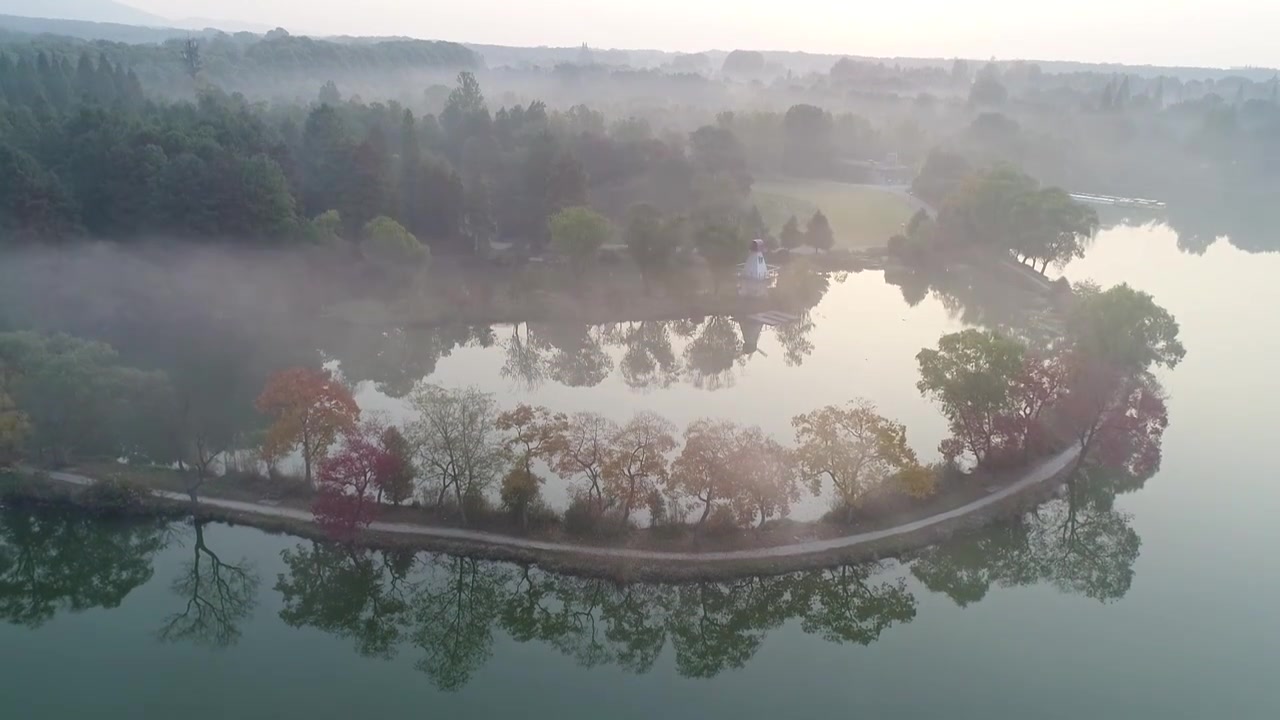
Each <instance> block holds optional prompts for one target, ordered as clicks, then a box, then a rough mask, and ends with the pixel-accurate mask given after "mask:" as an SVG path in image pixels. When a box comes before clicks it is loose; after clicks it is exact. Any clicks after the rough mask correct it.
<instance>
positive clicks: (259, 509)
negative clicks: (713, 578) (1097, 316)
mask: <svg viewBox="0 0 1280 720" xmlns="http://www.w3.org/2000/svg"><path fill="white" fill-rule="evenodd" d="M1079 455H1080V448H1079V446H1078V445H1072V446H1071V447H1070V448H1068V449H1066V450H1064V451H1062V452H1060V453H1058V454H1057V455H1054V456H1052V457H1049V458H1046V459H1044V460H1042V461H1040V462H1039V463H1037V464H1035V465H1033V466H1031V467H1030V468H1028V469H1027V471H1026V474H1025V475H1024V476H1023V477H1022V478H1020V479H1019V480H1017V481H1016V482H1014V483H1012V484H1010V485H1007V486H1005V487H1003V488H1001V489H999V490H996V491H994V492H992V493H990V494H988V495H986V496H984V497H981V498H979V499H977V500H974V501H973V502H970V503H968V504H966V505H962V506H960V507H958V508H954V509H952V510H948V511H946V512H941V513H938V514H936V515H931V516H929V517H926V518H922V519H920V520H916V521H914V522H909V523H905V524H903V525H898V526H895V527H891V528H885V529H883V530H875V531H872V532H864V533H858V534H854V535H845V536H843V537H838V538H831V539H828V540H810V541H806V542H800V543H792V544H789V545H778V546H775V547H766V548H752V549H748V550H732V551H719V552H664V551H659V550H639V549H634V548H609V547H595V546H590V545H573V544H567V543H557V542H546V541H541V540H531V539H528V538H521V537H515V536H512V535H502V534H498V533H490V532H480V531H476V530H465V529H461V528H447V527H432V526H429V525H414V524H408V523H388V522H375V523H373V524H372V525H370V526H369V529H370V530H372V531H374V532H379V533H387V534H391V535H397V536H410V537H414V536H416V537H422V538H435V539H440V540H448V541H454V542H462V543H475V544H478V545H484V546H490V547H499V548H511V549H517V550H523V551H531V552H539V553H548V554H553V555H559V556H568V557H580V558H595V559H602V560H610V561H618V560H630V561H639V562H647V563H662V564H666V563H669V564H682V565H684V564H691V563H693V564H696V563H707V564H713V563H721V562H741V561H751V560H775V559H779V558H798V557H804V556H809V555H817V554H821V553H826V552H831V551H839V550H848V549H851V548H857V547H858V546H860V545H870V544H872V543H877V542H879V541H882V540H886V539H892V538H895V537H898V536H905V535H909V534H911V533H916V532H918V531H921V530H925V529H928V528H931V527H933V526H935V525H939V524H942V523H947V522H951V521H955V520H960V519H963V518H964V517H966V516H968V515H971V514H974V513H977V512H979V511H981V510H983V509H984V508H987V507H989V506H991V505H994V504H996V503H999V502H1001V501H1003V500H1006V499H1009V498H1011V497H1013V496H1016V495H1019V494H1020V493H1023V492H1025V491H1027V490H1029V489H1032V488H1035V487H1036V486H1038V485H1040V484H1041V483H1045V482H1048V481H1049V480H1051V479H1053V478H1054V477H1057V476H1058V475H1059V473H1061V472H1062V471H1063V470H1065V469H1066V468H1067V466H1068V465H1070V464H1071V463H1072V462H1073V461H1075V460H1076V459H1077V458H1078V457H1079ZM49 477H50V478H51V479H53V480H57V481H60V482H65V483H71V484H74V485H90V484H92V483H93V482H94V480H93V479H92V478H89V477H86V476H84V475H78V474H76V473H66V472H50V473H49ZM153 494H154V495H155V496H156V497H160V498H164V499H167V500H176V501H179V502H189V501H190V500H189V498H188V497H187V496H186V495H184V494H181V493H175V492H164V491H155V492H153ZM200 504H201V505H205V506H210V507H216V508H223V509H226V510H232V511H235V512H239V513H247V514H251V515H260V516H264V517H272V518H285V519H289V520H295V521H301V522H307V523H310V522H311V521H312V516H311V513H309V512H306V511H303V510H295V509H293V508H282V507H274V506H271V505H265V504H260V503H251V502H240V501H237V500H222V499H218V498H206V499H201V500H200Z"/></svg>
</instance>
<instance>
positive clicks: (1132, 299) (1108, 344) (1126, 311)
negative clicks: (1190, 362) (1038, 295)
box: [1067, 284, 1187, 375]
mask: <svg viewBox="0 0 1280 720" xmlns="http://www.w3.org/2000/svg"><path fill="white" fill-rule="evenodd" d="M1178 330H1179V329H1178V321H1177V320H1176V319H1174V317H1173V316H1172V315H1171V314H1169V311H1168V310H1165V309H1164V308H1162V307H1160V306H1159V305H1157V304H1156V302H1155V300H1154V299H1153V298H1152V297H1151V295H1149V294H1147V293H1145V292H1142V291H1140V290H1135V289H1133V288H1132V287H1130V286H1129V285H1128V284H1121V285H1117V286H1115V287H1113V288H1111V289H1109V290H1107V291H1105V292H1103V291H1102V290H1101V289H1099V288H1098V287H1097V286H1096V285H1087V284H1083V285H1081V286H1080V287H1078V288H1076V298H1075V301H1074V304H1073V306H1072V308H1071V310H1070V311H1069V312H1068V314H1067V336H1068V339H1069V340H1070V342H1071V343H1072V345H1073V346H1074V347H1075V348H1076V350H1077V351H1078V352H1079V353H1081V354H1082V355H1083V356H1084V357H1086V358H1090V359H1092V360H1093V361H1095V362H1099V363H1101V364H1102V365H1104V366H1105V367H1108V368H1113V369H1115V370H1116V371H1118V372H1121V373H1123V374H1126V375H1136V374H1139V373H1143V372H1146V371H1147V370H1149V369H1151V368H1152V367H1165V368H1174V367H1177V365H1178V363H1180V362H1182V358H1183V357H1185V356H1186V352H1187V351H1186V349H1185V348H1184V347H1183V346H1182V342H1181V341H1180V340H1179V339H1178Z"/></svg>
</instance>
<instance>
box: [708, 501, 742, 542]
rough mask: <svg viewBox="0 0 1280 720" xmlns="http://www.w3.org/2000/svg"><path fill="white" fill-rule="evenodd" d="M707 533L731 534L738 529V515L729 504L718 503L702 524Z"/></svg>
mask: <svg viewBox="0 0 1280 720" xmlns="http://www.w3.org/2000/svg"><path fill="white" fill-rule="evenodd" d="M702 531H703V532H704V533H706V534H707V535H721V536H722V535H731V534H733V533H736V532H737V531H738V516H737V515H736V514H735V513H734V512H733V509H732V508H730V507H729V506H728V505H718V506H716V508H715V509H714V510H712V511H711V515H709V516H708V517H707V521H706V522H705V523H703V524H702Z"/></svg>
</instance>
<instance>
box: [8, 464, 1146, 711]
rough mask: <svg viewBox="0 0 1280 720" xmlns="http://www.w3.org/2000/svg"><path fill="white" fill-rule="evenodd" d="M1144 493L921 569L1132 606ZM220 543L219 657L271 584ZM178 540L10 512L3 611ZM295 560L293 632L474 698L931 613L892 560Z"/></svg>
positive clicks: (699, 673) (727, 662)
mask: <svg viewBox="0 0 1280 720" xmlns="http://www.w3.org/2000/svg"><path fill="white" fill-rule="evenodd" d="M1144 480H1145V478H1137V477H1133V476H1131V475H1127V474H1123V473H1116V472H1115V471H1101V470H1097V469H1093V468H1083V469H1080V470H1079V471H1078V472H1077V473H1076V474H1075V475H1074V477H1073V479H1072V481H1071V482H1070V491H1069V492H1068V493H1067V495H1066V496H1065V497H1064V498H1061V499H1058V500H1054V501H1052V502H1049V503H1047V504H1045V505H1043V506H1042V507H1040V508H1039V509H1038V510H1036V511H1035V512H1031V513H1027V514H1026V515H1024V516H1023V517H1021V518H1018V519H1016V520H1014V521H1011V522H1005V523H1000V524H997V525H994V526H992V527H990V528H987V529H984V530H981V531H978V532H974V533H971V534H968V535H965V536H961V537H958V538H956V539H954V540H953V541H950V542H948V543H945V544H943V545H940V546H938V547H935V548H930V549H928V550H925V551H922V552H920V553H918V554H917V555H916V556H915V557H914V558H913V559H912V560H911V562H910V564H909V567H910V572H911V574H912V575H914V576H915V578H916V579H917V580H919V581H920V582H921V583H922V585H923V586H924V587H925V588H927V589H929V590H932V591H935V592H940V593H943V594H945V595H947V596H948V597H950V598H951V599H952V600H953V601H955V602H956V603H957V604H958V605H961V606H965V605H970V604H972V603H976V602H978V601H980V600H982V599H983V598H984V597H985V596H986V595H987V593H988V592H989V591H990V590H991V588H993V587H1016V586H1024V585H1031V584H1041V583H1044V584H1049V585H1052V586H1053V587H1055V588H1057V589H1058V590H1060V591H1061V592H1065V593H1072V594H1080V595H1084V596H1086V597H1089V598H1093V599H1096V600H1099V601H1102V602H1110V601H1114V600H1117V599H1119V598H1121V597H1123V596H1124V595H1125V594H1126V593H1127V592H1128V590H1129V587H1130V585H1131V583H1132V580H1133V566H1134V562H1135V561H1136V560H1137V557H1138V551H1139V547H1140V544H1141V542H1140V539H1139V537H1138V535H1137V533H1136V532H1135V531H1134V529H1133V528H1132V527H1131V525H1130V519H1129V517H1128V516H1127V515H1125V514H1124V513H1122V512H1120V511H1118V510H1116V509H1115V506H1114V505H1115V503H1114V501H1115V498H1116V496H1117V495H1118V494H1120V493H1124V492H1129V491H1132V490H1135V489H1137V488H1139V487H1141V486H1142V483H1143V482H1144ZM205 530H206V528H205V526H204V525H196V526H194V532H193V535H194V537H193V542H192V546H191V549H190V550H189V551H188V552H189V553H190V555H189V560H187V562H185V563H184V564H183V566H182V568H181V570H180V571H179V572H178V573H177V576H176V577H175V578H174V580H173V583H172V589H173V591H174V592H175V593H176V594H177V596H178V597H179V598H180V599H181V600H182V604H181V605H180V606H179V607H178V608H177V612H174V613H172V614H170V615H168V616H167V617H165V618H164V620H163V622H162V625H161V629H160V632H159V634H160V637H161V638H162V639H166V640H171V641H186V642H195V643H199V644H204V645H208V646H213V647H221V646H226V645H230V644H233V643H234V642H236V640H237V639H238V638H239V636H240V624H241V623H242V622H243V621H245V620H246V619H247V618H248V617H249V615H250V614H251V613H252V610H253V608H254V607H255V604H256V600H257V590H258V587H259V579H258V576H257V575H256V574H255V573H254V571H253V569H252V567H251V566H250V565H249V564H248V563H247V562H245V561H243V560H242V561H239V562H237V563H235V564H232V563H229V562H227V561H226V560H225V559H224V558H223V557H221V556H220V555H219V554H218V553H217V552H216V550H215V549H214V548H212V547H211V546H210V544H209V543H208V542H207V540H206V536H205ZM167 541H168V531H167V529H166V527H165V525H164V524H161V523H157V522H143V523H139V522H129V523H121V522H107V521H104V520H102V519H100V518H92V517H89V516H85V515H77V514H68V513H57V512H48V511H35V510H30V509H27V508H23V509H21V510H18V509H13V508H9V509H4V510H0V616H2V617H3V618H4V619H5V620H6V621H7V622H10V623H18V624H23V625H29V626H33V627H34V626H39V625H40V624H42V623H45V622H47V621H49V620H50V619H52V618H53V617H55V615H56V614H57V613H58V612H65V611H78V610H85V609H89V608H96V607H104V608H110V607H115V606H117V605H119V604H120V602H121V601H122V600H123V599H124V598H125V597H126V596H127V595H128V594H129V593H130V592H131V591H132V590H133V589H134V588H136V587H138V586H139V585H141V584H143V583H145V582H147V581H148V580H149V579H150V578H151V576H152V558H153V556H154V555H155V554H156V553H157V552H158V551H159V550H161V549H162V548H163V547H165V545H166V542H167ZM281 557H282V560H283V563H284V571H283V572H281V573H280V574H279V577H278V578H277V582H276V585H275V589H276V591H278V592H279V593H280V595H281V601H282V609H281V610H280V613H279V616H280V619H281V620H283V621H284V622H285V623H286V624H288V625H290V626H292V627H299V628H301V627H309V628H315V629H317V630H321V631H323V632H326V633H329V634H332V635H335V636H337V637H340V638H343V639H345V640H348V641H350V642H351V643H352V644H353V646H354V648H355V650H356V651H357V652H358V653H360V654H361V655H365V656H368V657H376V658H388V659H389V658H392V657H396V656H398V655H401V654H405V653H408V654H410V655H412V656H414V657H416V663H415V665H416V667H417V668H418V669H419V670H421V671H422V672H423V673H424V674H426V675H427V676H428V677H429V678H430V679H431V681H432V682H433V684H435V685H436V686H437V687H439V688H440V689H443V690H457V689H459V688H461V687H463V686H465V685H466V684H467V683H468V681H469V680H470V679H471V678H472V676H473V675H474V674H475V673H476V672H477V671H478V670H479V669H480V668H481V667H483V666H484V664H485V663H486V662H487V661H488V659H489V658H490V656H491V655H492V654H493V652H494V645H495V639H496V638H497V637H498V636H499V635H500V634H505V635H507V636H508V637H509V638H510V639H511V640H513V641H515V642H519V643H529V642H536V643H541V644H545V645H546V646H548V647H551V648H554V649H555V650H556V651H557V652H559V653H562V654H564V655H565V656H567V657H570V658H573V660H574V661H575V662H577V663H578V664H580V665H583V666H586V667H594V666H603V665H613V666H617V667H619V668H622V669H625V670H627V671H629V672H633V673H645V672H648V671H649V670H650V669H652V668H653V667H654V666H655V664H656V663H657V661H658V658H659V657H660V656H661V655H662V654H663V652H664V650H666V649H668V648H670V651H671V652H672V654H673V659H674V663H675V667H676V669H677V671H678V672H679V673H680V674H681V675H684V676H686V677H694V678H710V677H714V676H716V675H718V674H720V673H722V672H724V671H726V670H729V669H734V668H741V667H743V666H744V665H745V664H746V663H747V662H749V661H750V659H751V658H752V657H753V656H754V654H755V653H756V652H757V650H759V648H760V646H761V645H762V644H763V643H764V641H765V638H766V636H767V635H768V633H769V632H770V631H771V630H774V629H776V628H779V627H780V626H782V625H784V624H786V623H790V622H794V623H796V624H798V627H799V629H800V630H801V631H802V632H805V633H808V634H811V635H814V636H816V637H820V638H822V639H823V640H825V641H828V642H833V643H851V644H858V645H869V644H871V643H874V642H875V641H876V640H877V639H879V638H880V637H881V635H882V634H883V633H884V632H885V631H886V630H888V629H889V628H891V627H893V626H894V625H899V624H905V623H908V622H911V621H912V620H913V619H914V618H915V615H916V598H915V596H913V595H912V593H911V591H910V590H909V589H908V585H907V582H906V580H905V579H904V578H903V577H902V576H901V575H902V571H903V570H904V569H905V568H902V567H899V566H896V565H895V564H889V563H884V564H882V563H867V564H861V565H841V566H837V567H833V568H828V569H822V570H811V571H803V572H796V573H791V574H788V575H780V576H774V577H747V578H741V579H737V580H732V581H726V582H698V583H688V584H681V585H664V584H656V583H633V584H620V583H616V582H612V581H609V580H601V579H592V578H583V577H574V576H567V575H558V574H555V573H551V572H547V571H544V570H541V569H538V568H536V567H526V566H516V565H509V564H503V563H496V562H488V561H483V560H476V559H471V558H463V557H456V556H450V555H441V554H426V553H422V554H415V553H412V552H407V551H394V552H393V551H375V550H364V549H359V548H355V547H351V546H344V545H337V544H330V543H300V544H298V545H297V546H295V547H293V548H291V549H288V550H285V551H284V552H283V553H282V554H281Z"/></svg>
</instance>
